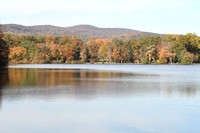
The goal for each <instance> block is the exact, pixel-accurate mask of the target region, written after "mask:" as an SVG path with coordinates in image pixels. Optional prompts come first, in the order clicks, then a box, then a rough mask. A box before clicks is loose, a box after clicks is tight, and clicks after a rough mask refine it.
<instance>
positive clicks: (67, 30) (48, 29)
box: [2, 24, 164, 41]
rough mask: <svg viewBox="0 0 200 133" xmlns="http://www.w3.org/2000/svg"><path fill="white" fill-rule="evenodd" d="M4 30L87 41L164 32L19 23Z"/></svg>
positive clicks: (137, 37) (154, 34) (18, 33)
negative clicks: (25, 24)
mask: <svg viewBox="0 0 200 133" xmlns="http://www.w3.org/2000/svg"><path fill="white" fill-rule="evenodd" d="M2 31H3V32H4V33H6V32H11V33H12V34H14V35H20V34H25V35H33V36H35V35H44V36H46V35H50V36H63V35H67V36H72V35H74V36H77V37H78V38H80V39H82V40H83V41H87V40H88V39H90V38H93V39H97V38H102V39H106V38H109V39H112V38H120V39H125V38H136V39H139V38H141V37H147V36H161V37H164V35H163V34H156V33H150V32H142V31H138V30H132V29H125V28H98V27H95V26H91V25H76V26H71V27H58V26H52V25H37V26H23V25H17V24H3V25H2Z"/></svg>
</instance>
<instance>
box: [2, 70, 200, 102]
mask: <svg viewBox="0 0 200 133" xmlns="http://www.w3.org/2000/svg"><path fill="white" fill-rule="evenodd" d="M1 73H2V74H1V88H4V91H3V92H2V91H1V95H4V98H10V99H12V98H14V99H16V98H23V97H31V98H56V97H59V96H71V97H74V98H79V99H80V98H81V99H82V98H86V99H88V98H93V97H98V96H127V95H129V96H143V95H167V96H173V95H179V96H195V95H196V93H199V88H198V86H199V83H197V82H194V81H190V80H187V75H186V76H185V77H184V76H183V75H182V76H177V75H176V76H171V75H159V74H156V75H153V74H134V73H119V72H118V73H117V72H110V71H95V70H87V69H85V70H84V69H31V68H9V69H8V70H3V71H2V72H1ZM2 93H3V94H2ZM1 97H2V96H1Z"/></svg>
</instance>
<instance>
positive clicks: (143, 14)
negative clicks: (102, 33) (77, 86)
mask: <svg viewBox="0 0 200 133" xmlns="http://www.w3.org/2000/svg"><path fill="white" fill-rule="evenodd" d="M10 23H15V24H22V25H45V24H50V25H56V26H62V27H66V26H73V25H78V24H90V25H94V26H97V27H118V28H130V29H135V30H141V31H149V32H156V33H174V34H185V33H188V32H190V33H196V34H198V35H200V0H2V1H1V4H0V24H10Z"/></svg>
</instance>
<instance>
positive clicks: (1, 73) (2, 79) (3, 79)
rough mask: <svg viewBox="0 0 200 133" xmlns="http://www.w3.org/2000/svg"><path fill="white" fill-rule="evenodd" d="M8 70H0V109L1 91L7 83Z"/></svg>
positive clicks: (0, 104)
mask: <svg viewBox="0 0 200 133" xmlns="http://www.w3.org/2000/svg"><path fill="white" fill-rule="evenodd" d="M8 81H9V77H8V69H7V68H0V108H1V106H2V89H3V87H4V86H5V85H6V84H7V83H8Z"/></svg>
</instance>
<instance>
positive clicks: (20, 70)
mask: <svg viewBox="0 0 200 133" xmlns="http://www.w3.org/2000/svg"><path fill="white" fill-rule="evenodd" d="M199 123H200V65H61V64H60V65H55V64H54V65H53V64H51V65H16V66H9V68H8V69H3V70H1V71H0V132H1V133H55V132H56V133H199V132H200V126H199Z"/></svg>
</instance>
